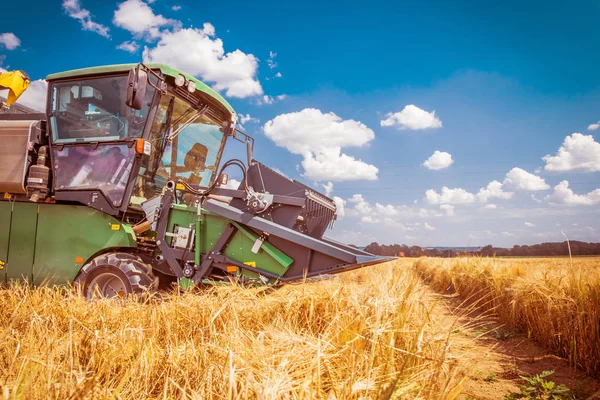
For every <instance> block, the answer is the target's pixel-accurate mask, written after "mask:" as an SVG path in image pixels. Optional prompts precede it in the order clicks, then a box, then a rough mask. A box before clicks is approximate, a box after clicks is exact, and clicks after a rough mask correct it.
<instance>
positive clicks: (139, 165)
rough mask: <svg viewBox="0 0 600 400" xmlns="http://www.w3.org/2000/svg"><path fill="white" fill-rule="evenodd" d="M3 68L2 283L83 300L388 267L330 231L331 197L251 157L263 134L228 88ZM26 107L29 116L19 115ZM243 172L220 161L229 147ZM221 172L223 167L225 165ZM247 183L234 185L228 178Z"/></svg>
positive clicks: (157, 72) (151, 76) (167, 75)
mask: <svg viewBox="0 0 600 400" xmlns="http://www.w3.org/2000/svg"><path fill="white" fill-rule="evenodd" d="M47 81H48V95H47V105H46V110H45V112H44V113H31V110H30V109H29V110H28V109H26V108H23V107H22V106H19V105H18V104H14V103H15V102H16V100H17V98H18V96H19V95H20V94H22V93H23V92H24V91H25V89H26V88H27V86H28V85H29V78H28V77H27V75H26V74H24V73H22V72H21V71H15V72H8V73H0V89H8V90H9V95H8V99H7V101H6V103H5V104H0V106H1V107H2V112H0V144H1V146H0V158H1V159H2V163H3V166H2V167H1V168H0V196H1V197H2V198H1V199H0V269H1V270H0V281H1V282H2V283H4V284H6V283H8V282H9V281H11V280H26V281H28V282H30V283H32V284H34V285H39V284H42V283H50V284H65V283H72V282H74V283H77V284H80V285H81V286H82V288H83V292H84V294H85V295H86V296H87V297H91V296H92V295H94V294H99V295H101V296H104V297H113V296H121V297H122V296H126V295H129V294H135V293H142V292H144V291H152V290H156V289H157V288H158V287H159V285H160V286H161V287H168V286H169V285H170V284H172V283H178V284H179V285H180V286H181V287H184V288H188V287H191V286H193V285H194V284H200V283H204V284H215V283H218V282H231V281H236V282H241V283H253V282H254V283H261V284H276V283H285V282H290V281H297V280H303V279H306V278H311V277H318V276H321V275H329V274H335V273H340V272H344V271H348V270H352V269H355V268H360V267H364V266H367V265H372V264H378V263H381V262H384V261H387V260H388V258H385V257H376V256H373V255H372V254H369V253H366V252H363V251H361V250H359V249H356V248H353V247H350V246H346V245H343V244H340V243H337V242H334V241H332V240H329V239H326V238H324V237H323V234H324V232H325V230H326V229H327V228H328V227H331V225H332V224H333V222H334V220H335V219H336V207H335V203H334V202H333V201H332V200H331V199H330V198H328V197H326V196H324V195H322V194H321V193H318V192H316V191H314V190H313V189H311V188H309V187H307V186H305V185H303V184H301V183H299V182H297V181H295V180H290V179H287V178H286V177H284V176H282V175H281V174H278V173H277V172H275V171H273V170H272V169H269V168H268V167H266V166H264V165H263V164H261V163H259V162H258V161H256V160H254V159H253V158H252V150H253V146H254V140H253V139H252V138H251V137H250V136H248V135H246V134H245V133H243V132H241V131H240V130H238V129H236V124H237V115H236V113H235V111H234V110H233V108H232V107H231V106H230V105H229V103H228V102H227V101H226V100H225V99H223V98H222V97H221V96H220V95H219V94H218V93H216V92H215V91H214V90H212V89H211V88H210V87H208V86H207V85H205V84H204V83H202V82H200V81H198V80H197V79H195V78H193V77H192V76H190V75H188V74H185V73H183V72H181V71H179V70H177V69H175V68H172V67H170V66H167V65H164V64H148V65H144V64H141V63H140V64H137V65H135V64H129V65H113V66H102V67H94V68H85V69H79V70H74V71H68V72H63V73H58V74H53V75H50V76H48V77H47ZM19 107H20V108H19ZM232 140H233V141H238V142H241V143H242V144H245V145H246V153H247V162H246V164H247V165H246V164H245V163H244V162H242V161H240V160H238V159H232V160H229V161H226V162H224V163H222V164H221V157H222V155H223V150H224V148H225V145H226V143H227V141H230V142H231V141H232ZM220 165H222V166H221V167H220V168H219V166H220ZM231 167H236V168H237V169H239V170H241V173H242V176H243V179H242V182H241V184H240V185H239V187H238V188H237V189H230V188H226V185H227V183H228V176H227V175H226V174H225V172H224V171H225V170H226V169H228V168H231Z"/></svg>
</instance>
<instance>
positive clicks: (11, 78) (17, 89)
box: [0, 71, 31, 106]
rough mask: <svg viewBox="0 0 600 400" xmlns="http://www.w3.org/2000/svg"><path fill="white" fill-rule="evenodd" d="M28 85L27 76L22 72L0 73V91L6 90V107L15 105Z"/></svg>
mask: <svg viewBox="0 0 600 400" xmlns="http://www.w3.org/2000/svg"><path fill="white" fill-rule="evenodd" d="M30 83H31V81H30V80H29V76H27V74H26V73H25V72H23V71H12V72H0V90H3V89H8V99H7V100H6V105H7V106H10V105H12V104H14V103H16V102H17V100H18V99H19V97H20V96H21V95H22V94H23V92H24V91H25V90H27V88H28V87H29V84H30Z"/></svg>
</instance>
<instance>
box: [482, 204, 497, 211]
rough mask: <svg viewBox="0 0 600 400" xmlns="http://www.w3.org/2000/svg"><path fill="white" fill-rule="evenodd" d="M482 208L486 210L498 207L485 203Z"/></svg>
mask: <svg viewBox="0 0 600 400" xmlns="http://www.w3.org/2000/svg"><path fill="white" fill-rule="evenodd" d="M483 208H485V209H487V210H495V209H496V208H498V206H497V205H495V204H486V205H485V206H484V207H483Z"/></svg>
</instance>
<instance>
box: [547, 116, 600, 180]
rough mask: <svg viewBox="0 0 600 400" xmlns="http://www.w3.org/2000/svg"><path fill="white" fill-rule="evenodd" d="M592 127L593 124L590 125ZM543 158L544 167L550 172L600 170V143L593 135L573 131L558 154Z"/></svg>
mask: <svg viewBox="0 0 600 400" xmlns="http://www.w3.org/2000/svg"><path fill="white" fill-rule="evenodd" d="M591 128H592V125H590V127H588V129H591ZM591 130H593V129H591ZM542 159H543V160H544V161H545V162H546V165H545V166H544V169H545V170H546V171H549V172H571V171H580V172H596V171H600V143H598V142H596V141H595V140H594V137H593V136H592V135H582V134H581V133H573V134H572V135H571V136H567V137H566V138H565V140H564V142H563V144H562V146H560V148H559V149H558V152H557V153H556V155H554V156H551V155H547V156H545V157H542Z"/></svg>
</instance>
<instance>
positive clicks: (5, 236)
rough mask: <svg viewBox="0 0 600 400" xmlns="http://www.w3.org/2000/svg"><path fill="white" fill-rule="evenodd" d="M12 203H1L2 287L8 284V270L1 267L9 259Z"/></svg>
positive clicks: (0, 258)
mask: <svg viewBox="0 0 600 400" xmlns="http://www.w3.org/2000/svg"><path fill="white" fill-rule="evenodd" d="M11 215H12V203H11V202H8V201H0V269H1V270H0V285H1V284H3V283H6V269H5V268H4V267H3V266H2V265H1V264H2V262H4V263H6V261H7V259H8V243H9V238H10V220H11Z"/></svg>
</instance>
